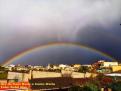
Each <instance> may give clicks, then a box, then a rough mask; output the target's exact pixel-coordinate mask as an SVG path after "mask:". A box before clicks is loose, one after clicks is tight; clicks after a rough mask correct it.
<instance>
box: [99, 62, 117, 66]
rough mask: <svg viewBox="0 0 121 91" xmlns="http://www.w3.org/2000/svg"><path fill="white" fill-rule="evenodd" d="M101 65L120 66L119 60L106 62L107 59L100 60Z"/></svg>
mask: <svg viewBox="0 0 121 91" xmlns="http://www.w3.org/2000/svg"><path fill="white" fill-rule="evenodd" d="M100 62H101V66H103V67H110V66H118V62H106V61H100Z"/></svg>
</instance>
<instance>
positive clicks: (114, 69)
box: [112, 65, 121, 72]
mask: <svg viewBox="0 0 121 91" xmlns="http://www.w3.org/2000/svg"><path fill="white" fill-rule="evenodd" d="M112 71H113V72H115V71H121V65H120V66H119V65H116V66H112Z"/></svg>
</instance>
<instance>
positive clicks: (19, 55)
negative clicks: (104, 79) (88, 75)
mask: <svg viewBox="0 0 121 91" xmlns="http://www.w3.org/2000/svg"><path fill="white" fill-rule="evenodd" d="M61 45H66V46H78V47H80V48H84V49H88V50H91V51H94V52H97V53H99V54H101V55H102V56H105V57H107V58H110V59H111V60H115V59H114V58H113V57H111V56H110V55H108V54H106V53H104V52H101V51H99V50H97V49H95V48H91V47H89V46H85V45H82V44H80V43H70V42H69V43H68V42H59V43H49V44H46V45H39V46H36V47H33V48H30V49H28V50H25V51H23V52H21V53H19V54H17V55H15V56H14V57H12V58H10V59H9V60H7V61H5V62H4V63H3V66H6V65H9V64H10V63H12V62H14V61H16V60H18V59H20V58H22V57H24V56H26V55H28V54H29V53H32V52H34V51H37V50H41V49H44V48H48V47H50V46H61Z"/></svg>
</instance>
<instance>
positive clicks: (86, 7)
mask: <svg viewBox="0 0 121 91" xmlns="http://www.w3.org/2000/svg"><path fill="white" fill-rule="evenodd" d="M120 3H121V0H52V1H50V0H0V52H1V54H0V61H1V62H2V61H4V60H6V59H8V58H10V57H12V56H13V55H15V54H17V53H19V52H21V51H23V50H25V49H29V48H30V47H32V46H36V45H40V44H46V43H48V42H60V41H67V42H77V41H82V44H83V42H84V43H87V44H89V43H91V45H95V42H97V40H96V41H95V42H93V41H92V40H91V39H92V38H91V39H90V42H89V41H88V42H89V43H88V42H87V38H88V37H87V36H90V35H88V34H86V38H85V36H84V37H78V36H80V35H81V36H82V35H83V33H85V32H86V31H87V32H88V28H87V27H88V26H96V24H98V25H100V26H101V27H100V28H101V29H99V30H97V31H96V32H97V33H94V34H91V36H95V35H98V34H100V32H103V33H104V32H106V33H108V32H109V33H110V32H112V35H113V34H114V35H113V36H118V37H120V34H119V32H118V31H119V28H117V27H116V26H115V29H116V31H114V29H110V27H111V26H113V25H115V24H116V23H117V21H120V19H121V5H120ZM103 28H107V29H105V30H104V29H103ZM113 28H114V27H113ZM90 32H92V33H93V30H90V31H89V33H90ZM78 33H79V34H78ZM99 36H100V35H99ZM102 36H103V35H102ZM104 36H105V39H107V40H105V42H107V41H108V40H111V39H112V38H110V37H108V38H107V37H106V35H105V34H104ZM100 37H101V36H100ZM78 38H79V39H78ZM80 38H81V39H80ZM96 38H97V37H96ZM83 39H84V40H83ZM99 40H100V39H99ZM113 40H114V39H113ZM102 41H103V38H102ZM113 42H114V41H112V42H111V41H110V46H109V45H106V44H105V45H103V46H100V45H96V46H92V47H94V48H97V49H99V50H101V51H105V52H107V53H110V52H109V51H108V50H105V49H106V48H107V47H108V46H109V47H111V45H112V47H114V50H113V51H115V48H116V47H117V46H118V45H119V43H118V44H117V45H116V46H114V45H113ZM116 43H117V42H116ZM97 46H98V47H97ZM112 47H111V48H112ZM116 51H117V50H116ZM111 54H112V53H111ZM112 55H117V53H116V52H114V54H112Z"/></svg>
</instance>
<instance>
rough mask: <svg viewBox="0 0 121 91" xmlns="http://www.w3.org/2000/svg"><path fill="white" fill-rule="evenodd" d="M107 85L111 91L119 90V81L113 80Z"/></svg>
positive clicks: (120, 90) (120, 88)
mask: <svg viewBox="0 0 121 91" xmlns="http://www.w3.org/2000/svg"><path fill="white" fill-rule="evenodd" d="M108 87H109V88H111V89H112V91H121V82H114V83H112V84H109V85H108Z"/></svg>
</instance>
